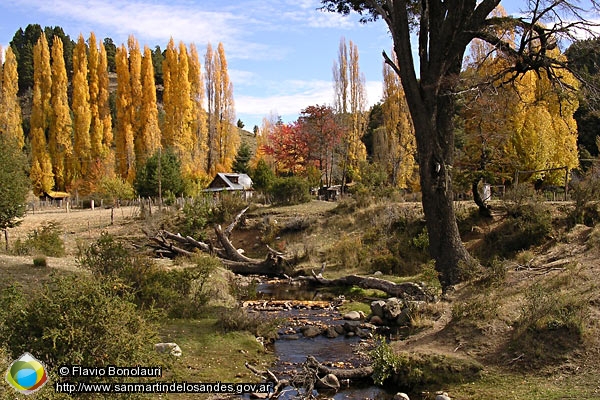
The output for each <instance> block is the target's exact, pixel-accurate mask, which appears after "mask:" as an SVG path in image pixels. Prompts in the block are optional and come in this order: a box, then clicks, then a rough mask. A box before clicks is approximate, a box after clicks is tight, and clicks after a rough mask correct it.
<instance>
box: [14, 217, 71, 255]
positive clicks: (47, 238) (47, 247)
mask: <svg viewBox="0 0 600 400" xmlns="http://www.w3.org/2000/svg"><path fill="white" fill-rule="evenodd" d="M61 233H62V230H61V228H60V225H59V224H58V223H56V222H53V221H51V222H48V223H46V224H45V225H42V226H41V228H36V229H34V230H33V231H32V232H30V233H28V234H27V239H25V240H21V239H17V240H16V241H15V244H14V245H13V252H14V253H15V254H18V255H21V256H23V255H40V254H41V255H45V256H48V257H62V256H64V255H65V243H64V241H63V239H62V238H61V236H60V235H61Z"/></svg>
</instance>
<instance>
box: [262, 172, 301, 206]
mask: <svg viewBox="0 0 600 400" xmlns="http://www.w3.org/2000/svg"><path fill="white" fill-rule="evenodd" d="M269 192H270V193H271V196H272V198H273V202H274V203H276V204H281V205H293V204H301V203H307V202H309V201H310V199H311V197H310V186H309V184H308V181H306V180H305V179H302V178H300V177H297V176H290V177H285V178H277V179H275V181H274V182H273V184H272V186H271V189H270V190H269Z"/></svg>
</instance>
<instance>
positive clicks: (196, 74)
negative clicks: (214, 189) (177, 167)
mask: <svg viewBox="0 0 600 400" xmlns="http://www.w3.org/2000/svg"><path fill="white" fill-rule="evenodd" d="M188 65H189V81H190V98H191V101H192V111H191V114H192V134H193V136H194V143H195V146H194V151H193V154H192V159H193V164H192V167H193V170H192V171H190V172H191V173H192V174H193V176H196V177H198V176H199V175H204V174H205V171H204V168H203V166H204V165H205V162H206V152H207V148H208V146H207V145H206V139H207V134H206V112H205V111H204V108H203V103H204V80H203V78H202V66H201V65H200V59H199V56H198V50H197V48H196V45H194V44H191V45H190V52H189V62H188Z"/></svg>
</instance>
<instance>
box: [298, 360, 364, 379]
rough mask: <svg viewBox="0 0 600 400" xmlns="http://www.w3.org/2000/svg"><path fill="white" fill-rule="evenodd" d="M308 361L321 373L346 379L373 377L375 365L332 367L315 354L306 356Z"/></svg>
mask: <svg viewBox="0 0 600 400" xmlns="http://www.w3.org/2000/svg"><path fill="white" fill-rule="evenodd" d="M306 362H307V363H309V364H310V365H312V366H314V367H316V368H317V370H318V371H319V372H320V373H321V374H325V375H329V374H331V375H335V376H336V377H337V378H338V379H339V380H346V379H350V380H361V379H368V378H370V377H371V375H373V367H372V366H370V365H367V366H365V367H359V368H331V367H328V366H326V365H324V364H321V363H320V362H318V361H317V359H316V358H315V357H313V356H307V357H306Z"/></svg>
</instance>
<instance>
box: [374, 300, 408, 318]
mask: <svg viewBox="0 0 600 400" xmlns="http://www.w3.org/2000/svg"><path fill="white" fill-rule="evenodd" d="M400 313H402V301H401V300H399V299H398V298H396V297H390V298H389V299H387V301H386V302H385V307H384V310H383V317H384V318H385V319H389V320H394V319H396V318H398V317H399V316H400ZM373 314H375V313H373Z"/></svg>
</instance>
